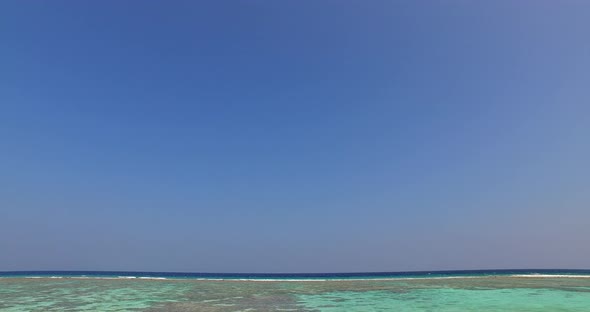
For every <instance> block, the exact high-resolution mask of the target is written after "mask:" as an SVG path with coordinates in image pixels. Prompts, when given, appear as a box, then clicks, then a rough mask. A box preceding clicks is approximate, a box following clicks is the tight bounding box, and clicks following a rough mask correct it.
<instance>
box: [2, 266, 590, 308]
mask: <svg viewBox="0 0 590 312" xmlns="http://www.w3.org/2000/svg"><path fill="white" fill-rule="evenodd" d="M0 311H6V312H9V311H10V312H13V311H152V312H156V311H219V312H225V311H401V312H406V311H407V312H412V311H441V312H446V311H483V312H486V311H528V312H534V311H538V312H542V311H572V312H577V311H580V312H582V311H590V278H589V277H588V276H577V277H576V276H518V275H507V276H471V277H467V276H454V277H452V276H449V277H442V278H441V277H436V278H392V279H356V280H355V279H352V280H351V279H349V280H338V279H331V280H262V279H258V280H212V279H205V280H198V279H140V278H117V277H106V278H104V277H103V278H96V277H73V278H72V277H69V278H49V277H38V278H26V277H2V278H0Z"/></svg>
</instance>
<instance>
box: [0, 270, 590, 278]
mask: <svg viewBox="0 0 590 312" xmlns="http://www.w3.org/2000/svg"><path fill="white" fill-rule="evenodd" d="M512 274H568V275H590V270H588V269H584V270H566V269H499V270H453V271H412V272H359V273H186V272H134V271H9V272H0V277H27V276H40V277H44V276H62V277H79V276H87V277H118V276H124V277H164V278H187V279H191V278H215V279H331V278H334V279H335V278H338V279H346V278H350V279H355V278H395V277H437V276H440V277H444V276H486V275H512Z"/></svg>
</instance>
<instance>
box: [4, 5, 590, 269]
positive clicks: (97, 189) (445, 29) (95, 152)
mask: <svg viewBox="0 0 590 312" xmlns="http://www.w3.org/2000/svg"><path fill="white" fill-rule="evenodd" d="M589 29H590V3H589V2H586V1H559V2H558V1H488V2H483V1H443V2H439V1H2V2H1V3H0V39H1V48H0V270H42V269H65V270H77V269H89V270H151V271H197V272H334V271H336V272H342V271H399V270H431V269H474V268H483V269H485V268H551V267H552V268H590V248H589V247H588V242H589V241H588V239H589V238H590V180H589V177H590V163H589V159H590V40H589V39H588V38H589V37H588V31H589Z"/></svg>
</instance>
